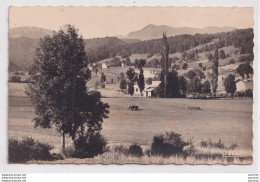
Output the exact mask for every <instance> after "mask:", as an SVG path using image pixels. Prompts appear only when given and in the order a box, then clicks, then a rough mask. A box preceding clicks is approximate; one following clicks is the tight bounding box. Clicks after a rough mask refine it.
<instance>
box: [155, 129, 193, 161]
mask: <svg viewBox="0 0 260 182" xmlns="http://www.w3.org/2000/svg"><path fill="white" fill-rule="evenodd" d="M186 145H188V143H186V142H184V141H183V139H182V137H181V135H180V134H178V133H175V132H166V133H165V134H163V135H159V136H154V138H153V142H152V145H151V154H152V155H162V156H164V157H167V156H171V155H175V154H184V151H183V148H184V147H185V146H186Z"/></svg>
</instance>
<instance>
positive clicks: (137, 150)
mask: <svg viewBox="0 0 260 182" xmlns="http://www.w3.org/2000/svg"><path fill="white" fill-rule="evenodd" d="M128 154H129V155H131V156H135V157H142V156H143V155H144V153H143V149H142V148H141V147H140V146H139V145H137V144H133V145H131V146H130V147H129V149H128Z"/></svg>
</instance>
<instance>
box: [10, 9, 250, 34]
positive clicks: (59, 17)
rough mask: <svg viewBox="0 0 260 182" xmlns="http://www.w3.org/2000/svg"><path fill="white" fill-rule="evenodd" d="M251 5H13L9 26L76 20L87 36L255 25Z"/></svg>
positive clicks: (43, 25) (54, 24)
mask: <svg viewBox="0 0 260 182" xmlns="http://www.w3.org/2000/svg"><path fill="white" fill-rule="evenodd" d="M253 14H254V9H253V8H252V7H40V6H30V7H29V6H28V7H26V6H25V7H14V6H13V7H10V9H9V28H14V27H23V26H33V27H40V28H46V29H51V30H58V29H59V28H60V27H61V26H63V25H65V24H73V25H75V26H76V27H77V28H78V29H79V32H80V33H81V34H82V35H83V37H84V38H94V37H105V36H116V35H127V34H128V33H129V32H132V31H136V30H140V29H142V28H143V27H145V26H146V25H148V24H154V25H168V26H172V27H194V28H204V27H206V26H233V27H236V28H252V27H253V26H254V18H253Z"/></svg>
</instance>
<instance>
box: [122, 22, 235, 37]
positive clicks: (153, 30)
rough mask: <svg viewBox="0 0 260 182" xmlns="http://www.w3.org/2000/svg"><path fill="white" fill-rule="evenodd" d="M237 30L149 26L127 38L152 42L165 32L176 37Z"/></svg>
mask: <svg viewBox="0 0 260 182" xmlns="http://www.w3.org/2000/svg"><path fill="white" fill-rule="evenodd" d="M234 29H236V28H235V27H231V26H224V27H217V26H208V27H205V28H191V27H178V28H174V27H171V26H168V25H154V24H149V25H146V26H145V27H144V28H142V29H140V30H137V31H134V32H130V33H129V34H128V35H127V36H126V38H130V39H140V40H150V39H158V38H161V37H162V34H163V33H164V32H166V33H167V36H175V35H180V34H191V35H194V34H196V33H201V34H203V33H218V32H227V31H232V30H234Z"/></svg>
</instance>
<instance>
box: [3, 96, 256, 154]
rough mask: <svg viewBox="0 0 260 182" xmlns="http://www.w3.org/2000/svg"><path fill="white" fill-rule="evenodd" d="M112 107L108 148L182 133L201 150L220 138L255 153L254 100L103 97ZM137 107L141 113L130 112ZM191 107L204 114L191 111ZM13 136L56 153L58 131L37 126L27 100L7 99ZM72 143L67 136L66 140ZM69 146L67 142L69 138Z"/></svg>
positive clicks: (106, 133)
mask: <svg viewBox="0 0 260 182" xmlns="http://www.w3.org/2000/svg"><path fill="white" fill-rule="evenodd" d="M102 100H103V101H104V102H107V103H108V104H109V105H110V114H109V118H108V119H105V120H104V124H103V130H102V134H103V135H104V136H105V137H106V138H107V139H108V143H109V146H110V147H111V146H112V147H113V146H115V145H120V144H123V145H130V144H133V143H136V144H139V145H141V146H142V147H143V148H146V147H149V146H150V144H151V142H152V140H153V136H155V135H158V134H161V133H164V132H166V131H175V132H177V133H180V134H182V136H183V138H184V139H185V140H187V141H188V140H191V141H192V142H193V143H194V145H196V146H200V142H201V141H202V140H208V139H211V140H212V141H215V142H216V141H218V140H219V139H221V140H222V141H223V142H224V143H225V144H226V145H230V144H232V143H236V142H237V144H238V147H237V148H236V149H235V150H234V151H231V152H232V155H243V156H245V155H246V156H251V155H252V151H253V149H252V137H253V132H252V124H253V122H252V103H253V100H252V99H223V100H221V99H219V100H217V99H216V100H214V99H212V100H201V99H200V100H198V99H162V98H142V99H141V98H102ZM130 105H138V106H139V108H140V110H139V111H131V110H128V107H129V106H130ZM189 106H196V107H200V108H201V109H202V110H189V109H188V107H189ZM8 116H9V120H8V134H9V138H11V137H15V138H18V139H21V138H23V137H33V138H34V139H36V140H39V141H41V142H44V143H48V144H50V145H52V146H54V147H55V149H54V150H55V151H58V150H59V148H60V146H61V144H60V134H59V133H57V132H56V131H55V129H41V128H36V129H35V128H34V125H33V122H32V119H33V117H34V108H33V106H32V105H31V103H30V102H29V101H28V99H27V98H26V97H9V110H8ZM67 139H68V138H67ZM67 142H68V143H67V144H69V143H70V142H69V140H67Z"/></svg>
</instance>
